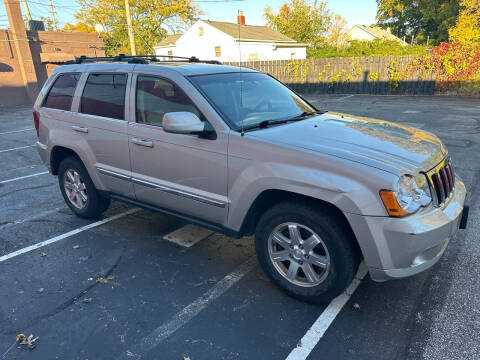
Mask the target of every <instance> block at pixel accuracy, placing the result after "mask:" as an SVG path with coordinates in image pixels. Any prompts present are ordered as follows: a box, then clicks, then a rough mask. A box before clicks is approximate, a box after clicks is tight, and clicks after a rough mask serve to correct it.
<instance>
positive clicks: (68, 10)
mask: <svg viewBox="0 0 480 360" xmlns="http://www.w3.org/2000/svg"><path fill="white" fill-rule="evenodd" d="M27 2H28V4H29V7H30V12H31V13H32V17H33V18H34V19H38V18H39V17H41V16H45V17H46V16H49V7H48V0H27ZM285 2H286V0H243V1H235V0H227V1H226V2H218V0H197V1H195V4H196V5H197V6H198V7H200V8H201V9H202V11H203V12H204V14H203V15H202V16H201V18H202V19H208V20H215V21H227V22H236V16H237V11H238V10H242V11H243V14H244V15H245V18H246V24H247V25H248V24H250V25H265V21H264V19H263V10H264V9H265V7H267V6H268V5H270V6H271V7H272V9H273V10H274V11H275V12H277V11H278V9H279V8H280V6H281V5H282V4H283V3H285ZM53 3H54V5H55V6H56V13H57V18H58V19H57V20H58V21H59V25H60V26H63V25H64V24H65V23H67V22H74V21H75V19H74V17H73V15H74V13H75V11H76V10H77V9H78V4H77V2H76V1H75V0H53ZM327 3H328V6H329V8H330V9H331V10H332V11H333V12H335V13H338V14H340V15H342V16H343V17H344V18H345V19H347V21H348V26H349V27H352V26H353V25H355V24H365V25H369V24H373V23H374V22H375V14H376V11H377V3H376V1H375V0H330V1H327ZM7 26H8V20H7V16H6V12H5V7H4V5H3V1H0V28H5V27H7Z"/></svg>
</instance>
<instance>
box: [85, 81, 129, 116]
mask: <svg viewBox="0 0 480 360" xmlns="http://www.w3.org/2000/svg"><path fill="white" fill-rule="evenodd" d="M126 85H127V74H90V75H89V76H88V79H87V83H86V84H85V88H84V89H83V94H82V100H81V102H80V112H81V113H84V114H90V115H98V116H103V117H108V118H113V119H119V120H124V119H125V89H126Z"/></svg>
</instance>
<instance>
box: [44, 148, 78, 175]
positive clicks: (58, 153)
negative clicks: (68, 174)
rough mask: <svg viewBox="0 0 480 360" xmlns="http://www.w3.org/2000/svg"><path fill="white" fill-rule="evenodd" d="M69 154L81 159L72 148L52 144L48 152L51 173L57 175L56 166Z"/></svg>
mask: <svg viewBox="0 0 480 360" xmlns="http://www.w3.org/2000/svg"><path fill="white" fill-rule="evenodd" d="M71 156H74V157H76V158H78V159H79V160H80V161H82V159H81V158H80V156H78V154H77V153H76V152H75V151H74V150H72V149H70V148H67V147H64V146H60V145H56V146H54V147H53V148H52V151H51V153H50V170H51V172H52V174H53V175H58V167H59V166H60V163H61V162H62V160H63V159H66V158H67V157H71ZM82 163H83V161H82Z"/></svg>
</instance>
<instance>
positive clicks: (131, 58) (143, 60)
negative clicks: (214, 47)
mask: <svg viewBox="0 0 480 360" xmlns="http://www.w3.org/2000/svg"><path fill="white" fill-rule="evenodd" d="M160 58H162V60H160ZM165 58H167V60H163V59H165ZM103 61H104V62H118V61H122V62H123V61H124V62H127V63H129V64H149V63H162V62H188V63H205V64H217V65H220V64H221V62H220V61H217V60H200V59H199V58H197V57H195V56H191V57H185V56H173V55H125V54H120V55H117V56H95V57H87V56H85V55H82V56H80V57H75V59H74V60H68V61H66V62H65V64H66V65H71V64H83V63H91V62H103Z"/></svg>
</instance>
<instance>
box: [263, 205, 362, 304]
mask: <svg viewBox="0 0 480 360" xmlns="http://www.w3.org/2000/svg"><path fill="white" fill-rule="evenodd" d="M287 222H296V223H299V224H302V225H304V226H307V227H308V228H310V229H312V230H313V231H314V232H316V233H317V234H318V235H319V236H320V237H321V239H322V241H323V242H324V244H325V246H326V247H327V249H328V252H329V255H330V268H329V273H328V275H327V277H326V278H325V280H324V281H323V282H322V283H320V284H318V285H316V286H313V287H302V286H299V285H295V284H293V283H291V282H290V281H288V280H287V279H285V278H284V277H283V276H282V275H281V274H280V273H279V272H278V270H277V269H276V268H275V266H274V265H273V263H272V261H271V260H270V256H269V252H268V238H269V236H270V233H271V232H272V231H273V229H275V228H276V227H277V226H278V225H280V224H282V223H287ZM351 241H352V239H351V234H350V233H349V232H348V231H345V229H344V228H343V227H342V226H341V224H340V222H339V221H338V219H336V218H335V217H333V216H330V215H328V213H326V212H324V211H321V210H320V209H318V208H315V207H313V206H311V205H308V204H303V203H295V204H293V203H284V204H279V205H277V206H275V207H273V208H272V209H270V210H269V211H267V212H266V213H265V214H264V216H263V217H262V218H261V219H260V221H259V223H258V226H257V231H256V233H255V248H256V252H257V257H258V259H259V262H260V264H261V266H262V268H263V269H264V271H265V272H266V273H267V275H268V276H269V277H270V278H271V279H272V280H273V282H274V283H275V284H276V285H278V286H280V287H281V288H282V289H283V290H284V291H286V292H287V293H288V294H289V295H290V296H293V297H295V298H298V299H301V300H303V301H308V302H315V303H318V302H328V301H330V300H331V299H333V298H334V297H335V296H337V295H339V294H340V293H341V292H342V291H343V290H344V289H345V288H346V287H347V286H348V285H349V284H350V282H351V281H352V279H353V276H354V275H355V271H356V270H357V267H358V261H357V260H356V255H355V251H354V247H353V246H352V243H351Z"/></svg>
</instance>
